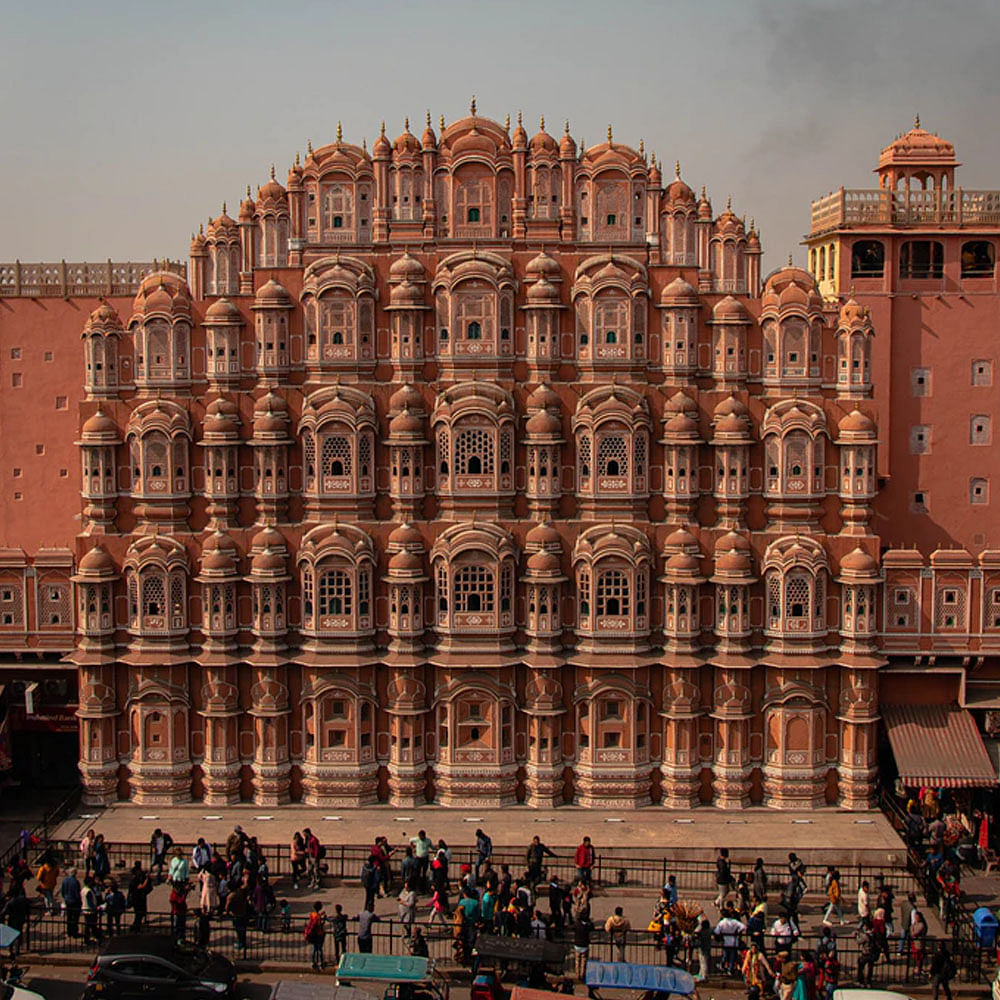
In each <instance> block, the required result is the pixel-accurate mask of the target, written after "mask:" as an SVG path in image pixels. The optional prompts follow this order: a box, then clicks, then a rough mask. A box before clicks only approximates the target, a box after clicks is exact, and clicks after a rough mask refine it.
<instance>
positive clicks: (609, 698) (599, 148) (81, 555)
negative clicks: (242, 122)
mask: <svg viewBox="0 0 1000 1000" xmlns="http://www.w3.org/2000/svg"><path fill="white" fill-rule="evenodd" d="M956 166H957V164H956V163H955V157H954V150H953V149H952V147H951V146H950V145H949V144H947V143H944V142H943V141H942V140H940V139H938V138H937V137H936V136H931V135H930V133H927V132H925V131H924V130H922V129H919V128H914V129H913V130H911V132H909V133H908V134H907V135H906V136H904V137H903V138H901V139H900V140H897V142H895V143H893V144H892V145H891V146H889V147H888V148H887V149H886V150H885V151H884V152H883V154H882V160H881V161H880V165H879V181H880V186H879V188H878V190H877V191H872V192H845V191H843V190H841V191H840V192H838V193H837V194H836V195H831V196H830V197H829V198H827V199H823V200H821V201H820V202H817V203H816V204H815V205H814V206H813V226H812V231H811V233H810V236H809V237H808V238H807V243H808V246H809V253H810V269H811V271H812V273H809V272H808V271H804V270H801V269H798V268H795V267H792V266H788V267H782V268H780V269H779V270H777V271H775V272H773V273H772V274H770V275H769V276H768V277H766V279H764V278H762V275H761V273H760V259H761V249H760V242H759V238H758V234H757V232H756V230H755V228H754V226H753V223H751V224H750V225H749V226H747V225H746V224H745V223H744V221H743V219H741V218H740V217H738V216H737V215H736V214H735V213H734V212H733V211H732V209H731V208H730V207H729V206H727V207H726V209H725V210H724V211H722V212H721V213H718V214H717V213H716V212H715V211H714V210H713V207H712V205H711V203H710V202H709V201H708V199H707V198H706V196H705V193H704V190H703V191H702V192H701V196H700V197H699V196H698V195H696V194H695V192H694V191H693V190H692V189H691V188H689V187H688V186H687V184H685V182H684V181H683V180H681V178H680V170H679V168H678V169H677V170H676V171H675V176H673V177H672V178H669V177H668V178H667V182H666V183H664V179H663V178H662V176H661V173H660V167H659V164H658V163H657V162H656V160H655V159H650V158H649V157H647V156H646V155H645V153H644V151H643V150H642V148H641V146H640V149H639V150H638V151H636V150H634V149H632V148H630V147H628V146H626V145H623V144H621V143H619V142H618V141H616V140H614V139H613V137H612V135H611V132H610V130H609V134H608V138H607V141H606V142H603V143H601V144H599V145H596V146H592V147H589V148H587V149H578V148H577V146H576V144H575V143H574V141H573V139H572V138H571V137H570V135H569V130H568V126H567V130H566V133H565V135H563V136H562V138H561V139H556V138H553V137H552V136H550V135H549V134H547V133H546V132H545V130H544V123H543V127H542V128H541V130H540V131H539V132H538V133H537V134H536V135H535V136H534V137H533V138H531V139H529V138H528V136H527V134H526V132H525V130H524V128H523V127H522V126H521V124H520V121H518V123H517V125H516V127H515V128H514V129H513V131H511V129H510V126H509V123H508V124H507V125H501V124H498V123H497V122H495V121H492V120H490V119H488V118H485V117H482V116H480V115H478V114H477V113H476V111H475V107H474V106H473V109H472V111H471V113H470V115H469V116H468V117H466V118H463V119H461V120H460V121H456V122H454V123H452V124H451V125H448V126H447V127H443V123H442V127H441V128H439V130H437V131H435V130H434V129H433V128H432V126H431V123H430V118H429V117H428V123H427V127H426V129H425V130H424V132H423V136H422V138H419V139H418V138H417V137H416V136H415V135H413V134H411V133H410V131H409V128H408V127H407V129H406V130H405V131H404V132H403V134H402V135H400V136H399V137H398V138H397V139H396V140H395V141H394V142H390V141H388V139H387V138H386V136H385V134H384V129H383V134H382V135H381V136H380V137H379V139H378V141H377V142H376V143H375V145H374V146H373V148H372V150H371V152H370V153H369V152H368V151H367V150H366V149H365V148H363V147H359V146H355V145H352V144H350V143H348V142H346V141H344V140H343V139H342V137H341V136H340V134H339V129H338V135H337V138H336V141H334V142H332V143H330V144H328V145H324V146H321V147H318V148H316V149H313V148H312V147H311V146H310V148H309V152H308V155H307V156H306V157H305V159H304V160H302V161H301V162H300V161H299V159H298V158H296V162H295V164H294V165H293V166H292V168H291V169H290V171H289V173H288V177H287V183H286V185H284V186H283V185H282V184H280V183H279V182H278V181H277V180H276V178H275V176H274V172H273V170H272V175H271V178H270V179H269V180H268V181H267V182H266V183H265V184H264V185H263V186H262V187H261V188H260V189H259V190H258V192H257V195H256V197H255V198H253V197H251V194H250V192H249V190H248V192H247V197H246V199H245V200H244V201H243V202H242V203H241V204H240V206H239V210H238V212H237V217H236V218H235V219H234V218H232V217H230V216H229V215H228V214H227V212H226V211H225V207H223V211H222V214H221V215H219V216H218V217H217V218H215V219H213V220H211V221H210V222H209V224H208V225H207V226H206V227H205V228H204V230H203V231H199V233H198V235H197V236H195V238H194V239H193V241H192V244H191V257H190V263H189V264H188V265H187V267H186V268H185V267H183V266H180V265H169V266H163V265H155V264H154V265H148V266H136V267H135V268H134V269H133V271H132V272H128V271H127V269H125V268H124V267H122V266H118V265H113V264H110V263H109V264H108V265H107V266H104V265H100V266H94V265H79V266H77V265H61V266H58V267H55V268H49V269H48V270H46V269H45V268H44V266H41V265H38V266H27V265H23V266H22V265H2V266H0V352H2V358H0V372H2V375H0V377H2V378H3V379H4V381H3V386H4V391H3V393H2V394H0V423H2V426H3V428H4V434H3V442H2V453H3V459H2V461H3V467H2V469H0V474H2V477H3V484H4V491H3V501H2V502H3V504H4V521H3V537H2V542H3V545H4V546H5V547H4V548H2V549H0V657H2V661H0V670H2V673H3V675H4V678H5V679H6V680H7V682H8V684H7V687H8V696H9V697H10V698H12V699H13V698H15V697H18V696H19V694H20V691H21V690H23V689H24V686H25V685H32V684H33V683H35V682H39V683H40V686H39V687H38V688H36V689H33V691H34V692H35V693H34V694H33V695H32V698H33V699H34V700H36V701H37V702H38V704H35V705H34V712H26V711H25V710H21V715H20V716H18V715H17V713H16V712H15V714H14V718H15V721H17V720H18V719H19V720H20V722H21V724H22V725H24V724H27V725H28V727H29V728H30V722H31V717H33V716H35V717H37V716H41V717H43V718H45V717H46V713H47V714H48V717H51V718H56V717H57V716H58V715H59V713H60V711H61V712H63V715H64V716H65V715H66V713H67V712H70V711H72V712H75V715H76V717H77V720H78V721H77V722H75V723H72V724H71V725H70V726H66V725H65V724H64V725H63V726H62V728H71V729H73V730H74V731H75V730H76V729H77V727H78V734H79V770H80V775H81V779H82V782H83V788H84V794H85V796H86V799H87V801H89V802H91V803H94V804H98V803H108V802H111V801H113V800H116V799H119V798H130V799H132V800H134V801H137V802H142V803H160V804H165V803H179V802H185V801H189V800H191V799H192V798H193V799H196V800H203V801H205V802H206V803H212V804H216V803H230V802H235V801H240V800H249V801H254V802H257V803H260V804H262V805H265V804H266V805H277V804H281V803H285V802H289V801H304V802H306V803H309V804H314V805H320V806H352V805H363V804H368V803H374V802H390V803H393V804H396V805H405V806H411V805H415V804H419V803H422V802H427V801H435V802H438V803H442V804H445V805H455V806H459V805H460V806H473V805H476V806H484V805H507V804H512V803H516V802H524V803H527V804H528V805H530V806H536V807H543V806H553V805H559V804H562V803H565V802H575V803H577V804H582V805H586V806H600V807H613V808H634V807H638V806H642V805H648V804H651V803H659V804H662V805H664V806H669V807H675V808H686V807H689V806H694V805H698V804H701V803H711V804H714V805H716V806H720V807H724V808H733V809H738V808H741V807H744V806H746V805H748V804H751V803H754V804H756V803H763V804H766V805H769V806H773V807H776V808H803V807H806V808H808V807H818V806H823V805H832V804H838V805H840V806H842V807H845V808H850V809H855V808H864V807H867V806H868V805H869V804H870V802H871V801H872V797H873V793H874V790H875V788H876V784H877V779H878V766H879V759H878V741H879V732H880V724H881V723H880V705H882V704H883V703H888V702H891V703H895V704H901V703H914V704H939V703H943V702H953V703H955V704H957V705H958V706H959V707H969V708H973V709H976V708H980V709H981V708H983V707H984V706H986V707H989V705H990V704H991V699H992V698H994V697H996V696H997V694H1000V669H998V661H997V655H996V654H997V651H998V649H1000V548H991V547H990V545H991V543H992V544H993V545H994V546H1000V538H998V537H997V536H996V532H995V531H993V532H992V533H991V529H990V527H989V526H988V524H989V522H988V518H989V516H990V514H991V513H992V510H993V508H992V506H991V496H990V488H991V484H990V474H991V470H992V467H993V466H995V464H996V462H995V459H994V458H993V455H994V452H993V450H992V448H990V447H989V445H990V444H991V443H992V439H991V418H992V415H993V413H994V411H995V410H996V402H997V400H996V389H995V387H994V384H993V365H994V360H993V356H994V353H995V352H994V351H993V349H992V347H991V345H992V343H993V339H994V331H995V330H996V329H997V327H998V324H1000V295H998V291H997V278H996V269H995V267H994V261H995V249H996V244H997V241H998V239H1000V195H998V193H997V192H972V193H970V192H962V190H961V189H960V188H956V187H955V177H954V170H955V167H956ZM925 244H929V247H928V246H926V245H925ZM970 244H974V246H972V247H970ZM879 248H881V249H879ZM880 261H881V265H880V264H879V262H880ZM852 271H853V273H852ZM98 299H99V301H98ZM81 383H82V388H81ZM966 429H968V436H966ZM980 445H986V446H987V447H980ZM996 485H997V484H993V486H994V488H996ZM81 498H82V500H81ZM992 685H996V687H995V688H994V687H993V686H992ZM994 707H1000V700H998V702H997V706H994ZM976 719H977V722H978V723H979V724H980V727H981V728H984V727H985V728H986V730H987V732H989V728H990V726H991V725H993V723H994V722H997V724H998V725H1000V721H998V720H996V719H992V718H991V716H990V715H989V713H987V714H985V715H984V714H982V713H979V714H977V715H976ZM63 721H64V723H65V719H64V720H63ZM57 728H58V727H57Z"/></svg>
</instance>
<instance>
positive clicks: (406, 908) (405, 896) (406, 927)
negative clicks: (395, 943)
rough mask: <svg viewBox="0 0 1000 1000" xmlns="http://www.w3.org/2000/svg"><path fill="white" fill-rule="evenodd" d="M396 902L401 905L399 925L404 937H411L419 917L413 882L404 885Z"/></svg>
mask: <svg viewBox="0 0 1000 1000" xmlns="http://www.w3.org/2000/svg"><path fill="white" fill-rule="evenodd" d="M407 850H409V848H407ZM396 901H397V902H398V903H399V923H400V926H401V927H402V928H403V936H404V937H409V936H410V934H411V933H412V932H413V921H414V920H415V919H416V916H417V893H416V891H415V890H414V888H413V883H412V882H409V881H407V882H404V883H403V888H402V889H400V891H399V895H398V896H397V897H396Z"/></svg>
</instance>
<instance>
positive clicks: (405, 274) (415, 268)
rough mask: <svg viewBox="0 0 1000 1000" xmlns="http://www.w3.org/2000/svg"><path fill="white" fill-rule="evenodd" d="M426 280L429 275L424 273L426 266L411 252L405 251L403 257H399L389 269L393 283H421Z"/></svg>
mask: <svg viewBox="0 0 1000 1000" xmlns="http://www.w3.org/2000/svg"><path fill="white" fill-rule="evenodd" d="M426 278H427V274H426V273H425V271H424V265H423V264H421V263H420V261H419V260H417V258H416V257H414V256H413V254H411V253H410V251H409V250H405V251H404V252H403V256H402V257H397V258H396V260H394V261H393V262H392V265H391V266H390V267H389V279H390V280H391V281H413V282H420V281H424V280H425V279H426Z"/></svg>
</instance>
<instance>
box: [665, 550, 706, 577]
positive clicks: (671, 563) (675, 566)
mask: <svg viewBox="0 0 1000 1000" xmlns="http://www.w3.org/2000/svg"><path fill="white" fill-rule="evenodd" d="M664 568H665V569H666V571H667V572H668V573H678V574H689V573H697V572H699V571H700V570H701V560H699V559H698V558H697V557H696V556H693V555H691V553H689V552H677V553H675V554H674V555H672V556H671V557H670V558H669V559H668V560H667V561H666V563H665V564H664Z"/></svg>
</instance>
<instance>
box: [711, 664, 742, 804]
mask: <svg viewBox="0 0 1000 1000" xmlns="http://www.w3.org/2000/svg"><path fill="white" fill-rule="evenodd" d="M748 682H749V676H748V675H747V673H746V671H744V670H738V669H730V668H724V667H716V670H715V691H714V694H713V707H712V713H711V714H712V718H713V719H715V766H714V768H713V770H714V778H713V781H712V790H713V792H714V793H715V802H714V805H715V806H716V807H717V808H719V809H743V808H745V807H746V806H747V805H749V803H750V760H749V741H750V719H751V717H752V711H751V708H752V705H751V700H750V699H751V695H750V688H749V686H748Z"/></svg>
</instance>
